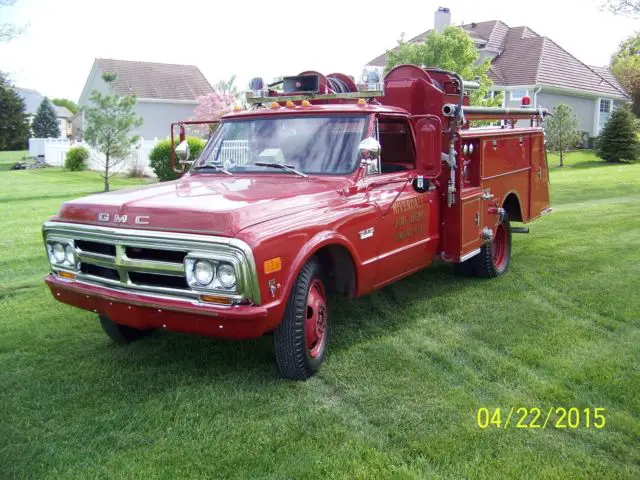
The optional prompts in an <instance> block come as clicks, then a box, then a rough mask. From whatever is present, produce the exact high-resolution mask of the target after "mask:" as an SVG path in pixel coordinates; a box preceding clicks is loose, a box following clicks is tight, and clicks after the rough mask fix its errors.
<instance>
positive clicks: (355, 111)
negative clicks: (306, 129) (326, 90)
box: [221, 103, 409, 121]
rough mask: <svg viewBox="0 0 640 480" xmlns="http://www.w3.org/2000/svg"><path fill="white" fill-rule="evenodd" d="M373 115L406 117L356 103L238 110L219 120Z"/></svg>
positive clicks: (396, 109)
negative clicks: (286, 116)
mask: <svg viewBox="0 0 640 480" xmlns="http://www.w3.org/2000/svg"><path fill="white" fill-rule="evenodd" d="M374 113H386V114H396V115H405V116H408V115H409V112H407V111H406V110H405V109H403V108H399V107H393V106H388V105H380V104H375V103H365V104H363V105H359V104H356V103H349V104H328V105H311V106H308V107H303V106H300V105H295V106H293V107H286V106H279V107H276V108H271V107H262V108H256V109H254V110H240V111H236V112H231V113H229V114H227V115H225V116H223V117H222V119H221V120H223V121H224V120H235V119H237V118H245V117H258V116H260V117H263V116H271V115H323V114H330V115H335V114H342V115H367V114H374Z"/></svg>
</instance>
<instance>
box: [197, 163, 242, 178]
mask: <svg viewBox="0 0 640 480" xmlns="http://www.w3.org/2000/svg"><path fill="white" fill-rule="evenodd" d="M192 170H213V171H215V172H222V173H225V174H227V175H229V176H230V177H232V176H233V173H231V172H230V171H229V170H226V169H224V168H222V167H219V166H218V165H200V166H197V167H193V168H192Z"/></svg>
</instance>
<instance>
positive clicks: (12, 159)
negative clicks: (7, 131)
mask: <svg viewBox="0 0 640 480" xmlns="http://www.w3.org/2000/svg"><path fill="white" fill-rule="evenodd" d="M28 155H29V151H28V150H18V151H13V152H0V172H3V171H5V170H9V169H10V168H11V167H13V166H14V165H15V164H16V163H18V162H19V161H21V160H22V159H23V157H27V156H28Z"/></svg>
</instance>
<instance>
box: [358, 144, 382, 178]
mask: <svg viewBox="0 0 640 480" xmlns="http://www.w3.org/2000/svg"><path fill="white" fill-rule="evenodd" d="M358 150H359V151H360V158H361V159H362V164H363V165H364V166H366V167H367V175H371V174H376V173H380V142H378V140H376V139H375V138H373V137H367V138H365V139H364V140H362V141H361V142H360V145H359V146H358Z"/></svg>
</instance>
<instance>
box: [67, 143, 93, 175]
mask: <svg viewBox="0 0 640 480" xmlns="http://www.w3.org/2000/svg"><path fill="white" fill-rule="evenodd" d="M87 160H89V150H87V149H86V148H84V147H71V148H70V149H69V150H68V151H67V156H66V158H65V160H64V168H66V169H67V170H71V171H72V172H79V171H80V170H86V169H87V167H88V165H87Z"/></svg>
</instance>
